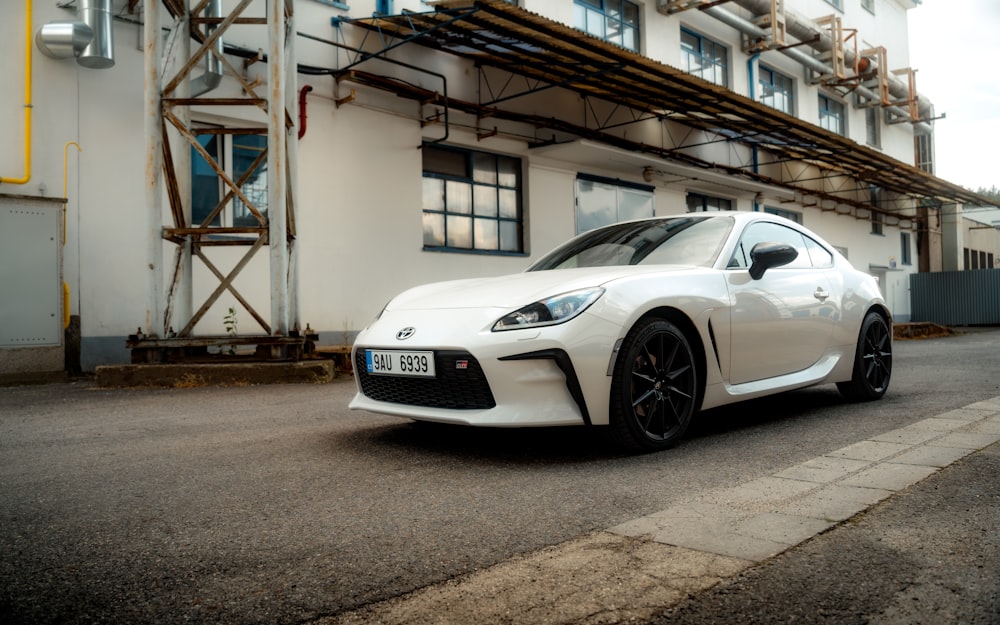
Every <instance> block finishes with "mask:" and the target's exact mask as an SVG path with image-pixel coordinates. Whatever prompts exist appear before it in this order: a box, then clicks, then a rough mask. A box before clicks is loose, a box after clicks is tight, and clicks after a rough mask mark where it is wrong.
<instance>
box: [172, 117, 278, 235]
mask: <svg viewBox="0 0 1000 625" xmlns="http://www.w3.org/2000/svg"><path fill="white" fill-rule="evenodd" d="M195 137H196V138H197V140H198V144H199V145H200V146H201V147H202V148H203V149H204V150H205V152H206V153H207V154H208V156H209V157H210V158H211V159H212V160H213V161H215V164H216V165H218V167H219V168H220V169H222V170H223V171H224V172H225V173H226V175H227V176H228V177H229V178H230V179H231V180H232V181H233V182H234V183H235V184H236V185H237V186H238V187H239V190H240V193H239V194H237V193H232V192H230V188H229V187H228V186H227V185H226V183H225V182H224V181H223V179H222V178H220V177H219V175H218V174H217V173H216V171H215V168H214V167H212V165H211V164H209V162H208V161H207V160H206V159H205V156H204V155H203V154H202V153H201V152H200V151H199V150H197V149H196V148H194V147H192V148H191V223H192V225H193V226H200V225H203V224H204V225H206V226H216V227H230V226H253V227H257V226H264V225H266V219H265V217H266V215H267V135H264V134H260V135H245V134H226V133H225V132H224V131H223V130H222V129H221V128H220V127H218V126H215V127H212V126H202V127H201V128H198V129H196V130H195ZM244 199H245V200H246V201H244ZM247 202H249V204H250V205H249V206H248V204H247ZM254 211H256V212H257V213H259V214H260V216H261V217H260V218H259V219H258V217H257V215H255V214H254Z"/></svg>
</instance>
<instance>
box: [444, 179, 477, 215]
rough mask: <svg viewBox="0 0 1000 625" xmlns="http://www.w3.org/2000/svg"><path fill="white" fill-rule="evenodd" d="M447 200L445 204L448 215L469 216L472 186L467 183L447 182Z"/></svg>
mask: <svg viewBox="0 0 1000 625" xmlns="http://www.w3.org/2000/svg"><path fill="white" fill-rule="evenodd" d="M447 193H448V196H447V197H448V199H447V201H446V203H445V205H446V207H447V210H448V212H449V213H463V214H469V213H471V212H472V185H470V184H469V183H467V182H456V181H454V180H449V181H448V182H447Z"/></svg>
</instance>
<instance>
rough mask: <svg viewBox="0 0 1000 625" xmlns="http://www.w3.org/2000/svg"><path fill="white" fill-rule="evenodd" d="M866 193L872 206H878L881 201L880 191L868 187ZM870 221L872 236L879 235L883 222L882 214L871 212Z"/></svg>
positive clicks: (876, 188)
mask: <svg viewBox="0 0 1000 625" xmlns="http://www.w3.org/2000/svg"><path fill="white" fill-rule="evenodd" d="M868 192H869V196H870V200H871V204H872V206H879V205H880V204H881V201H882V190H881V189H879V188H878V187H870V188H869V190H868ZM870 219H871V222H872V234H878V235H881V234H882V224H883V222H884V221H885V220H884V219H883V216H882V213H880V212H878V211H874V210H873V211H872V215H871V218H870Z"/></svg>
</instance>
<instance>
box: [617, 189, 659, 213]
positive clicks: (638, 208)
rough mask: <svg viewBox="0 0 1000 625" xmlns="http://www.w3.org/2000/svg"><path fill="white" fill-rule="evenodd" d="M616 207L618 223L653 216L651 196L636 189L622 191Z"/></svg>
mask: <svg viewBox="0 0 1000 625" xmlns="http://www.w3.org/2000/svg"><path fill="white" fill-rule="evenodd" d="M620 199H621V204H620V205H619V206H618V221H628V220H630V219H642V218H643V217H652V216H653V194H652V193H649V192H648V191H639V190H636V189H622V192H621V198H620Z"/></svg>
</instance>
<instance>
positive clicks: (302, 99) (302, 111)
mask: <svg viewBox="0 0 1000 625" xmlns="http://www.w3.org/2000/svg"><path fill="white" fill-rule="evenodd" d="M312 90H313V88H312V85H303V87H302V88H301V89H299V139H301V138H302V137H304V136H306V94H308V93H309V92H310V91H312Z"/></svg>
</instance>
